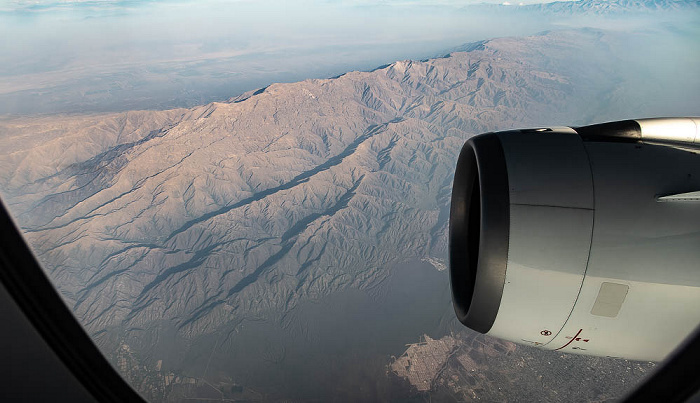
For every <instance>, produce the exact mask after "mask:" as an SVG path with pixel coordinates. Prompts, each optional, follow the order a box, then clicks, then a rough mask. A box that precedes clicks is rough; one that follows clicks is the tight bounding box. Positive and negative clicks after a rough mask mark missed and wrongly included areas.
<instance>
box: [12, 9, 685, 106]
mask: <svg viewBox="0 0 700 403" xmlns="http://www.w3.org/2000/svg"><path fill="white" fill-rule="evenodd" d="M475 3H485V2H481V1H446V2H442V3H440V4H439V5H437V6H430V5H427V4H426V2H423V1H413V2H408V1H404V2H402V1H387V2H382V3H379V4H369V3H368V2H364V1H337V2H336V1H317V0H306V1H301V2H294V3H293V4H287V3H285V2H281V1H278V0H270V1H262V2H248V1H237V2H221V1H207V2H202V3H196V4H195V3H192V2H191V1H152V2H146V3H138V4H137V3H136V2H133V1H113V2H105V3H97V2H92V1H85V2H50V1H49V2H9V3H6V4H5V6H4V7H3V8H0V22H1V23H0V35H2V36H3V37H4V38H6V40H5V41H3V42H0V116H3V115H36V114H55V113H85V112H87V113H92V112H119V111H126V110H133V109H167V108H175V107H191V106H195V105H200V104H205V103H209V102H212V101H224V100H227V99H229V98H231V97H235V96H237V95H239V94H241V93H243V92H245V91H249V90H254V89H257V88H261V87H264V86H267V85H269V84H271V83H276V82H294V81H300V80H304V79H308V78H329V77H333V76H336V75H339V74H343V73H346V72H348V71H353V70H371V69H373V68H375V67H378V66H380V65H384V64H387V63H392V62H394V61H396V60H405V59H413V60H419V59H425V58H430V57H436V56H441V55H442V54H443V53H444V52H446V51H448V50H449V49H451V48H454V47H458V46H460V45H462V44H465V43H469V42H473V41H479V40H483V39H489V38H494V37H504V36H523V35H531V34H536V33H539V32H542V31H546V30H552V29H564V28H577V27H593V28H612V29H625V30H630V29H642V30H643V29H645V28H646V25H647V24H646V22H645V21H646V20H647V18H648V17H645V16H641V18H630V19H625V20H624V21H623V20H622V19H621V18H619V17H615V16H603V17H600V16H588V17H581V16H573V17H572V16H567V15H563V14H552V15H549V14H545V13H542V12H541V11H537V10H532V13H535V14H533V15H530V14H528V13H529V12H525V11H522V12H521V11H518V12H515V13H514V12H511V11H512V10H514V9H518V8H519V7H517V6H511V7H504V6H495V5H494V6H488V7H487V6H477V7H469V5H470V4H471V5H473V4H475ZM488 3H496V2H488ZM499 3H500V2H499ZM527 3H535V2H532V1H530V2H527ZM520 9H521V10H525V9H527V7H525V8H520ZM523 13H525V14H523ZM528 16H529V17H528ZM655 18H656V21H655V24H656V26H662V25H663V24H664V21H665V16H664V15H663V14H661V15H656V16H655ZM677 18H679V17H678V15H675V14H674V15H672V16H670V17H668V19H667V20H669V21H673V20H675V19H677ZM683 18H690V19H693V18H695V19H697V16H695V17H693V16H692V15H691V16H686V17H683ZM666 22H667V25H669V26H673V25H675V24H671V23H668V21H666ZM695 59H697V57H695Z"/></svg>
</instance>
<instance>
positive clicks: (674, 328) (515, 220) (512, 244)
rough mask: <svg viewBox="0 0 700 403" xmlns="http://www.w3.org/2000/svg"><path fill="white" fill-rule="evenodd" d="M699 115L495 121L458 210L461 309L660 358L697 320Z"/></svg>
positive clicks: (459, 187) (528, 335)
mask: <svg viewBox="0 0 700 403" xmlns="http://www.w3.org/2000/svg"><path fill="white" fill-rule="evenodd" d="M699 126H700V118H669V119H641V120H628V121H622V122H613V123H604V124H599V125H593V126H585V127H576V128H570V127H556V128H540V129H529V130H514V131H506V132H497V133H486V134H482V135H479V136H475V137H472V138H471V139H469V140H468V141H467V142H466V144H465V145H464V147H463V148H462V151H461V153H460V156H459V160H458V162H457V169H456V172H455V178H454V185H453V189H452V204H451V209H450V235H449V241H450V282H451V286H452V300H453V305H454V309H455V312H456V314H457V317H458V319H459V320H460V321H461V322H462V323H463V324H464V325H466V326H467V327H469V328H471V329H473V330H476V331H478V332H481V333H484V334H487V335H490V336H494V337H498V338H502V339H506V340H510V341H513V342H516V343H520V344H526V345H531V346H535V347H540V348H544V349H548V350H559V351H563V352H570V353H579V354H587V355H597V356H610V357H622V358H627V359H634V360H648V361H659V360H661V359H663V358H664V357H665V356H666V355H667V354H668V353H670V352H671V351H672V350H673V349H674V348H675V347H676V346H677V345H678V344H679V343H680V342H681V341H682V340H683V339H684V338H685V337H686V336H687V335H689V334H690V333H691V332H692V331H693V329H695V327H696V326H697V325H698V323H700V155H699V154H700V129H699Z"/></svg>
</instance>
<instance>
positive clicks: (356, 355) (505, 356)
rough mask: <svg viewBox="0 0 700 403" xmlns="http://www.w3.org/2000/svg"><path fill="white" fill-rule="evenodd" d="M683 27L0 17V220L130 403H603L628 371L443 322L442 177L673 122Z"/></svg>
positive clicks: (611, 308) (647, 365)
mask: <svg viewBox="0 0 700 403" xmlns="http://www.w3.org/2000/svg"><path fill="white" fill-rule="evenodd" d="M698 7H699V6H698V3H697V2H695V1H672V0H661V1H655V2H645V1H626V0H611V1H599V0H579V1H558V2H542V1H535V0H528V1H524V2H522V3H520V2H513V3H512V4H511V3H509V2H502V1H481V0H479V1H476V0H450V1H443V2H430V1H423V0H416V1H399V0H388V1H384V2H379V3H374V2H368V1H363V0H340V1H323V0H303V1H299V2H295V3H292V4H290V3H288V2H285V1H278V0H264V1H259V2H247V1H236V2H222V1H218V0H206V1H203V2H199V1H190V0H161V1H150V2H143V3H139V2H132V1H126V0H114V1H104V2H92V1H54V0H39V1H8V2H3V3H2V4H0V35H1V36H2V37H3V38H5V39H4V40H3V41H0V141H1V144H2V147H0V196H2V200H3V202H4V203H5V205H6V206H7V208H8V209H9V211H10V212H11V213H12V214H13V216H14V219H15V220H16V222H17V223H18V225H19V226H20V227H21V229H22V231H23V233H24V236H25V237H26V240H27V241H28V243H29V244H30V245H31V247H32V249H33V251H34V252H35V254H36V257H37V258H38V260H39V261H40V262H41V264H42V266H43V268H44V270H45V271H46V273H47V274H48V275H49V277H50V278H51V280H52V282H53V284H54V285H55V287H56V289H57V290H58V291H59V292H60V294H61V296H62V297H63V299H64V301H65V303H66V304H67V306H68V307H69V308H70V309H71V310H72V312H73V313H74V315H75V316H76V318H77V319H78V320H79V321H80V322H81V324H82V325H83V326H84V328H85V330H86V332H88V333H89V335H90V336H91V337H92V339H93V340H94V342H95V344H96V345H97V346H98V347H99V348H100V350H101V351H102V352H103V354H104V355H105V357H107V358H108V360H109V361H110V362H111V363H112V365H113V366H114V367H115V368H116V369H117V370H118V371H119V372H120V373H121V374H122V376H123V377H124V379H126V380H127V381H128V382H129V383H130V384H131V385H132V387H133V388H134V389H135V390H137V391H138V392H139V393H140V394H141V395H142V396H144V398H146V399H147V400H149V401H152V402H174V401H195V400H212V401H214V400H221V401H239V400H247V401H268V400H294V401H312V400H313V401H319V400H321V401H327V400H340V401H346V400H347V401H427V400H434V401H472V400H485V401H514V400H519V401H551V402H560V401H570V400H572V399H574V400H576V401H605V400H608V399H613V400H614V399H619V398H621V397H622V396H624V394H625V393H627V392H628V391H629V390H631V388H632V387H633V386H634V385H635V384H636V383H638V382H640V381H641V380H642V379H643V378H644V377H645V376H646V375H647V374H649V373H650V371H652V370H653V368H654V366H655V364H654V362H651V361H649V359H645V357H654V354H650V355H637V356H634V357H629V356H628V357H623V358H615V357H606V356H591V355H587V354H586V352H585V346H583V347H581V348H580V349H579V350H578V351H569V352H563V351H558V350H551V349H544V348H541V346H540V345H539V344H537V343H535V342H532V343H531V344H535V345H529V346H528V345H523V343H524V344H527V343H528V341H527V340H518V343H514V342H511V341H506V340H502V339H498V338H494V337H491V336H489V335H483V334H480V333H478V332H476V331H473V330H471V329H468V328H466V327H464V326H463V325H462V324H460V323H459V321H458V319H457V317H456V316H455V311H454V308H453V305H452V300H451V291H450V275H449V258H448V249H449V245H448V244H449V230H448V226H449V217H450V199H451V194H452V184H453V180H454V178H455V166H456V164H457V159H458V156H459V153H460V150H461V149H462V146H463V145H464V143H465V141H466V140H468V139H470V138H472V137H473V136H475V135H477V134H480V133H485V132H492V131H499V130H509V129H515V128H537V127H562V126H568V127H576V126H584V125H590V124H594V123H600V122H606V121H617V120H625V119H635V118H647V117H658V116H694V115H697V114H698V108H699V107H700V99H699V98H698V94H700V91H699V90H700V76H698V75H697V71H698V70H700V53H698V52H697V40H698V38H700V28H699V27H700V24H699V22H700V13H699V12H698V11H699V8H698ZM538 133H539V134H537V135H538V136H548V135H549V134H548V133H549V132H548V131H543V132H538ZM522 149H524V148H522ZM545 151H547V150H545ZM545 151H542V149H540V150H539V151H538V152H540V153H543V152H545ZM547 152H549V151H547ZM538 155H540V154H538ZM562 158H563V159H564V160H571V159H573V158H574V157H573V156H571V157H570V158H569V156H565V157H562ZM550 173H551V172H550ZM551 174H552V175H553V176H556V172H554V173H551ZM523 175H524V176H527V175H528V173H527V172H525V173H523ZM689 180H690V179H689ZM691 190H693V189H688V190H686V191H687V192H690V191H691ZM694 190H695V191H697V190H699V189H694ZM471 196H473V195H472V194H470V197H471ZM478 197H479V195H476V196H474V200H476V198H478ZM591 210H592V209H591ZM477 213H479V212H478V211H477ZM475 214H476V213H475ZM524 217H525V218H523V221H522V222H523V223H529V224H527V225H524V226H523V227H521V229H522V232H521V233H520V236H523V237H527V236H536V231H535V229H536V228H537V225H538V224H537V220H536V216H534V215H525V216H524ZM526 252H527V253H538V252H537V251H526ZM523 253H525V252H523ZM558 253H559V255H557V256H561V258H562V259H569V258H572V257H571V256H573V255H571V254H567V252H561V251H560V252H558ZM572 259H573V258H572ZM553 264H555V263H553ZM603 284H608V285H605V286H604V287H603V288H601V291H600V292H601V293H602V294H601V295H604V296H605V298H602V297H601V298H602V299H601V302H600V303H598V302H596V304H597V305H596V307H595V308H594V309H595V312H597V313H600V315H599V316H602V317H605V318H606V320H610V321H614V320H615V317H616V315H617V314H618V312H621V311H620V309H624V306H623V305H622V304H623V301H624V298H625V296H626V295H628V292H631V291H629V287H628V286H626V285H624V284H623V285H621V284H616V283H610V282H608V283H603ZM697 286H698V284H695V285H694V287H697ZM625 287H627V288H625ZM695 289H697V288H695ZM550 291H552V290H550V289H547V287H545V285H544V284H543V285H542V287H541V289H538V291H537V292H538V293H548V292H550ZM557 292H558V291H557ZM577 292H578V291H577ZM688 292H689V295H690V294H691V293H695V291H694V289H692V288H691V289H690V291H688ZM629 295H631V294H629ZM692 295H695V294H692ZM522 303H523V304H527V303H528V299H527V298H525V299H524V300H523V301H522ZM621 307H622V308H621ZM523 326H525V325H523ZM556 332H558V330H555V329H542V330H541V334H542V336H545V337H549V336H552V337H554V336H556ZM577 337H579V334H576V335H573V334H572V335H571V336H570V340H577V341H578V339H577ZM639 337H644V336H643V335H639ZM585 342H588V340H586V339H585V338H583V337H582V338H581V341H580V343H581V344H582V345H584V344H585ZM626 358H627V359H626Z"/></svg>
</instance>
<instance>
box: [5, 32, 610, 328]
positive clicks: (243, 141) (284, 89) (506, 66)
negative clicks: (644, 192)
mask: <svg viewBox="0 0 700 403" xmlns="http://www.w3.org/2000/svg"><path fill="white" fill-rule="evenodd" d="M600 43H601V34H600V33H597V32H568V33H553V34H548V35H543V36H536V37H530V38H525V39H501V40H494V41H489V42H486V43H482V44H479V45H478V46H475V47H474V49H471V51H469V52H461V53H452V54H451V55H449V56H448V57H445V58H442V59H434V60H427V61H422V62H414V61H401V62H396V63H394V64H391V65H389V66H386V67H383V68H379V69H377V70H375V71H372V72H353V73H348V74H346V75H343V76H342V77H339V78H335V79H329V80H309V81H304V82H300V83H294V84H275V85H271V86H269V87H267V88H265V89H264V90H259V91H257V92H255V93H251V94H247V95H245V96H242V97H239V98H237V99H235V100H232V101H231V102H230V103H214V104H209V105H206V106H202V107H199V108H194V109H191V110H171V111H164V112H147V111H142V112H129V113H124V114H116V115H107V116H104V115H97V116H89V117H64V118H61V119H58V120H53V119H40V120H8V121H4V122H3V123H2V137H3V143H4V144H7V145H8V146H7V147H5V148H4V149H3V155H2V158H1V160H0V164H2V167H3V169H2V170H1V171H2V177H1V178H0V180H1V181H2V188H3V189H5V198H6V200H7V203H8V204H9V205H10V207H11V208H12V209H13V211H14V212H15V213H16V216H17V219H18V221H19V222H20V224H21V226H22V227H23V228H24V230H25V231H26V232H27V237H28V238H29V240H30V242H31V243H32V245H34V247H35V249H36V251H37V254H38V255H39V257H40V259H41V261H42V262H43V263H44V265H45V267H46V269H47V270H48V271H49V272H50V273H51V275H52V277H53V278H54V280H55V281H56V283H57V284H58V286H59V288H60V289H61V291H62V293H63V295H64V296H65V297H66V299H67V301H69V303H70V304H71V306H72V308H73V310H74V312H75V313H76V315H77V316H78V317H79V318H80V319H81V320H82V321H83V323H85V324H86V326H87V328H88V329H89V331H90V332H93V333H95V332H99V331H101V330H104V329H106V328H108V327H110V326H124V327H126V328H130V327H145V326H146V324H148V323H150V322H153V321H157V320H161V319H167V320H168V321H170V322H172V323H173V324H175V325H176V326H177V327H178V329H180V331H181V332H183V333H185V334H187V335H190V336H192V335H196V334H201V333H206V332H211V331H213V330H214V329H215V328H216V327H217V326H218V325H220V324H221V323H222V322H225V321H229V320H231V318H239V317H242V316H245V315H251V314H253V313H255V312H259V311H261V310H264V309H270V308H273V309H289V308H290V307H291V306H293V305H294V304H295V303H296V302H297V300H298V299H299V298H302V297H311V298H313V297H318V296H322V295H325V294H327V293H329V292H333V290H336V289H342V288H346V287H367V286H368V285H370V284H373V283H375V282H377V281H380V280H381V279H382V276H383V274H382V273H383V271H382V267H384V266H385V265H387V264H388V263H390V262H393V261H396V260H397V259H405V258H409V257H425V256H429V255H432V256H437V257H439V258H443V257H444V254H445V249H446V242H445V225H446V212H447V204H448V196H449V189H450V180H451V177H452V169H453V165H454V162H455V157H456V154H457V152H458V150H459V148H460V147H461V144H462V143H463V141H464V140H465V139H466V138H467V137H468V136H469V135H471V134H475V133H479V132H484V131H488V130H494V129H499V128H508V127H518V126H530V125H536V124H541V123H542V122H551V123H564V122H571V123H575V122H576V121H577V120H578V119H579V117H580V116H582V115H583V116H585V115H586V113H585V112H586V111H591V110H592V109H595V108H596V105H591V103H590V102H582V99H586V100H589V99H591V98H593V97H594V96H595V92H596V91H602V90H603V89H602V88H601V89H599V88H595V87H588V86H587V84H588V80H589V79H593V78H594V76H595V77H604V75H605V72H604V71H601V69H602V68H601V67H600V66H593V65H592V63H591V62H588V64H576V63H572V62H571V58H572V57H573V58H575V57H576V53H577V52H580V51H581V50H584V51H585V50H586V48H587V47H598V46H600ZM555 49H556V50H557V52H553V50H555ZM543 56H545V57H543ZM582 62H583V61H582ZM596 84H597V85H598V86H601V85H602V87H603V88H604V87H605V84H606V83H605V82H603V83H600V82H596ZM590 113H591V112H589V114H590ZM30 135H31V137H30ZM26 139H30V140H29V141H27V140H26Z"/></svg>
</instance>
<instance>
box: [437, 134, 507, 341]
mask: <svg viewBox="0 0 700 403" xmlns="http://www.w3.org/2000/svg"><path fill="white" fill-rule="evenodd" d="M509 199H510V197H509V188H508V173H507V169H506V162H505V155H504V152H503V146H502V145H501V141H500V139H499V138H498V135H497V134H496V133H487V134H483V135H479V136H475V137H473V138H471V139H470V140H469V141H467V142H466V143H465V144H464V146H463V147H462V151H461V152H460V156H459V159H458V162H457V168H456V170H455V178H454V183H453V187H452V200H451V205H450V230H449V255H450V285H451V289H452V303H453V306H454V309H455V314H456V315H457V318H458V319H459V321H460V322H462V323H463V324H464V325H465V326H467V327H469V328H471V329H473V330H476V331H478V332H481V333H487V332H488V331H489V330H490V329H491V326H493V323H494V321H495V320H496V315H497V314H498V308H499V306H500V303H501V297H502V295H503V285H504V283H505V275H506V268H507V263H508V238H509V232H510V200H509Z"/></svg>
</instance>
